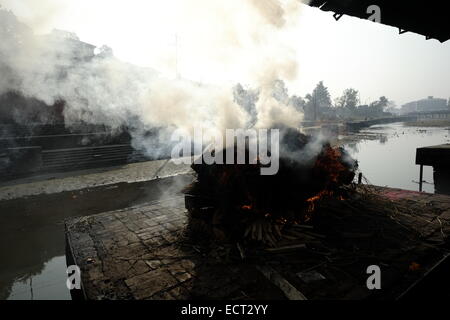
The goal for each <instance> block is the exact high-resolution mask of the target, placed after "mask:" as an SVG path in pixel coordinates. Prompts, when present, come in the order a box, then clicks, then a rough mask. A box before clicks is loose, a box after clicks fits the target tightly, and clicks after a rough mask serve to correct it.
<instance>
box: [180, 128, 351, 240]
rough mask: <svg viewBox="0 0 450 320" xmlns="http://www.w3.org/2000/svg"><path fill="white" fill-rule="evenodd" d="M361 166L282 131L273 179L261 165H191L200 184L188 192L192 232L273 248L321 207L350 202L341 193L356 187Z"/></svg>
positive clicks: (295, 133)
mask: <svg viewBox="0 0 450 320" xmlns="http://www.w3.org/2000/svg"><path fill="white" fill-rule="evenodd" d="M229 150H230V149H224V150H221V151H219V152H223V153H224V154H225V155H226V153H227V151H228V152H229ZM236 151H237V150H236V146H234V154H236ZM357 166H358V165H357V162H356V161H355V160H353V159H351V157H350V156H349V155H348V154H347V153H346V152H345V150H344V149H342V148H333V147H331V146H330V144H329V143H327V142H319V141H318V140H317V139H314V138H313V137H311V136H306V135H304V134H302V133H300V132H299V131H298V130H294V129H284V130H282V131H281V139H280V157H279V170H278V172H277V173H276V174H274V175H261V173H260V168H261V163H260V162H259V161H257V163H256V164H233V165H231V164H212V165H208V164H205V163H204V162H203V163H201V164H193V165H192V167H193V169H194V171H195V172H196V174H197V179H196V181H195V182H194V183H193V184H191V185H190V186H188V187H187V188H186V191H185V192H186V208H187V209H188V213H189V218H190V226H191V227H194V229H195V232H194V233H195V234H196V235H197V236H198V235H201V236H202V237H204V236H209V237H212V238H213V239H216V240H223V241H232V242H240V241H248V242H256V243H264V244H265V245H269V246H272V247H274V246H276V244H277V242H278V240H279V239H280V238H281V236H282V232H283V228H284V227H285V226H289V225H293V224H305V223H308V222H310V221H311V219H312V218H313V214H312V213H313V212H314V207H315V205H316V203H317V202H318V201H321V199H324V198H330V197H333V198H342V197H347V196H348V194H347V193H348V191H346V190H348V189H345V190H344V188H342V187H343V186H345V185H348V184H350V183H352V181H353V179H354V176H355V171H356V170H357Z"/></svg>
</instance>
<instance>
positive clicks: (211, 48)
mask: <svg viewBox="0 0 450 320" xmlns="http://www.w3.org/2000/svg"><path fill="white" fill-rule="evenodd" d="M210 1H212V0H164V1H163V0H46V1H42V0H0V4H2V5H3V6H4V7H6V8H8V9H11V10H12V11H13V12H14V13H15V14H16V15H17V16H18V17H19V19H20V20H22V21H23V22H25V23H27V24H29V25H31V26H33V27H34V28H35V30H36V32H39V33H42V32H48V31H49V30H51V29H53V28H57V29H63V30H68V31H72V32H75V33H76V34H77V35H78V36H79V37H80V39H81V40H83V41H85V42H88V43H92V44H94V45H97V46H101V45H103V44H107V45H108V46H110V47H112V48H113V50H114V54H115V55H116V56H117V57H118V58H120V59H122V60H124V61H128V62H131V63H134V64H138V65H142V66H148V67H152V68H154V69H156V70H158V71H160V72H163V73H164V74H167V75H168V76H174V74H175V63H174V61H175V35H176V34H177V35H178V39H179V40H178V61H179V62H178V68H179V73H180V74H181V76H182V77H183V78H188V79H192V80H196V81H202V82H205V83H208V82H211V83H216V84H221V83H222V84H228V85H229V84H231V83H236V82H238V81H240V82H244V83H245V82H246V81H249V80H248V79H247V78H246V77H245V76H244V75H243V72H242V63H243V62H245V61H248V62H249V63H250V62H251V61H252V59H256V57H257V56H258V52H257V51H248V50H247V51H245V50H244V51H243V50H238V49H236V48H235V47H234V46H233V45H230V44H228V45H226V46H221V43H222V42H221V41H222V40H223V38H224V37H227V35H226V34H225V32H224V30H222V29H221V26H223V28H224V29H226V28H227V26H226V23H225V24H224V21H223V20H222V17H221V16H220V14H221V12H218V11H213V10H212V9H211V8H212V7H211V6H209V3H210ZM302 7H303V8H302V10H301V13H300V17H299V18H298V21H297V22H298V23H297V25H296V26H294V27H292V28H288V29H287V30H286V31H283V32H282V33H280V34H277V37H280V38H281V41H282V42H284V43H286V42H287V43H289V46H291V47H292V48H294V49H296V51H297V56H296V57H297V60H298V63H299V72H298V76H297V79H296V80H295V81H293V82H290V83H289V89H290V94H297V95H302V96H303V95H305V94H306V93H308V92H310V91H312V89H313V87H314V86H315V84H316V83H317V82H318V81H320V80H324V82H325V85H326V86H327V87H328V88H329V90H330V92H331V94H332V96H333V98H334V97H336V96H338V95H340V94H341V93H342V91H343V90H344V89H345V88H348V87H353V88H355V89H358V90H359V91H360V97H361V100H362V102H363V103H364V102H368V101H371V100H375V99H376V98H378V97H379V96H381V95H385V96H387V97H388V98H389V99H391V100H394V101H396V102H397V104H398V105H401V104H403V103H405V102H408V101H411V100H416V99H420V98H424V97H426V96H429V95H432V96H435V97H442V98H447V99H448V98H449V97H450V85H449V84H450V41H447V42H446V43H443V44H441V43H439V42H438V41H437V40H428V41H427V40H425V37H424V36H420V35H416V34H413V33H406V34H403V35H399V34H398V30H397V29H396V28H392V27H388V26H385V25H380V24H376V23H373V22H369V21H365V20H360V19H357V18H352V17H349V16H343V17H342V18H341V19H340V20H339V21H335V20H334V18H333V17H332V13H331V12H328V13H327V12H322V11H320V10H319V9H317V8H310V7H308V6H302ZM224 10H228V11H226V12H225V13H224V16H225V15H226V14H230V12H232V14H233V15H242V14H243V13H242V12H241V11H240V10H235V8H233V7H231V6H230V7H226V8H225V9H224ZM193 13H195V15H193ZM241 18H242V19H240V20H239V21H240V22H244V23H243V24H241V25H240V28H246V26H248V27H249V28H251V27H252V26H251V25H250V24H251V21H248V25H246V23H245V22H246V20H245V16H243V17H241ZM382 18H383V17H382V16H381V19H382ZM218 22H220V23H218ZM230 23H232V21H230ZM209 29H211V30H209ZM240 30H242V29H240ZM234 31H236V30H234ZM236 32H237V33H240V31H239V29H238V30H237V31H236ZM244 33H245V30H244ZM211 35H213V37H211ZM215 35H217V39H216V38H214V36H215ZM240 39H241V40H242V39H245V38H242V37H241V38H240ZM273 45H274V46H277V45H278V44H277V43H275V42H274V44H273ZM249 52H251V53H249ZM241 56H242V57H243V58H242V59H241ZM237 57H238V58H237ZM262 59H264V58H262ZM236 61H239V62H240V63H234V62H236ZM249 84H250V83H249Z"/></svg>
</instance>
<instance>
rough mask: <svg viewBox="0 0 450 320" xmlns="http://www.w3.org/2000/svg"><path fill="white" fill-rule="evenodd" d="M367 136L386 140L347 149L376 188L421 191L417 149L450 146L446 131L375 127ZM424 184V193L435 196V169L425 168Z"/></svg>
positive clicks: (373, 141)
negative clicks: (375, 136) (375, 135)
mask: <svg viewBox="0 0 450 320" xmlns="http://www.w3.org/2000/svg"><path fill="white" fill-rule="evenodd" d="M364 132H366V133H377V134H380V133H381V134H383V135H384V136H385V138H384V139H380V140H363V141H360V142H357V143H351V144H347V145H346V146H345V148H346V149H347V150H348V151H349V153H350V154H351V155H352V156H353V157H355V158H356V159H357V160H358V161H359V166H360V169H361V171H362V172H363V174H364V175H365V176H366V177H367V178H368V180H369V181H370V182H371V183H373V184H375V185H380V186H389V187H394V188H402V189H407V190H414V191H418V190H419V186H418V180H419V166H417V165H416V164H415V156H416V149H417V148H418V147H425V146H431V145H437V144H442V143H448V142H449V130H448V129H447V128H425V127H406V126H404V125H403V124H402V123H395V124H388V125H377V126H373V127H371V128H369V129H367V130H364ZM443 178H445V175H443ZM424 180H425V183H424V185H423V191H425V192H431V193H433V192H435V186H434V179H433V168H432V167H427V166H425V167H424ZM444 180H445V179H444ZM438 185H439V186H441V185H442V184H438ZM443 190H444V191H445V190H446V189H443V188H442V187H440V189H439V192H442V191H443Z"/></svg>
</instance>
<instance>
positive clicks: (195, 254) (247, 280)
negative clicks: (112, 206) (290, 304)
mask: <svg viewBox="0 0 450 320" xmlns="http://www.w3.org/2000/svg"><path fill="white" fill-rule="evenodd" d="M380 190H381V192H382V193H384V195H385V197H386V198H387V199H389V200H390V201H393V202H396V203H399V205H402V206H408V208H410V209H411V211H412V213H411V215H410V216H404V215H399V216H398V217H395V219H394V220H392V219H388V220H386V221H384V220H377V219H378V218H377V219H373V221H372V220H371V221H367V223H366V222H364V228H365V229H364V230H359V229H358V228H356V229H355V227H353V226H349V227H347V229H346V227H345V225H346V224H343V225H344V227H342V226H340V225H339V223H338V224H336V226H338V225H339V228H340V229H339V230H337V229H336V230H332V231H330V232H329V233H328V235H326V236H324V235H317V236H318V237H319V238H320V239H322V238H323V239H322V240H321V242H322V243H320V244H312V245H310V244H307V246H306V247H305V248H304V249H303V250H301V249H300V250H295V251H293V252H287V253H283V254H277V253H267V252H265V253H261V254H260V255H257V257H247V258H246V259H245V260H241V259H240V258H238V259H236V256H237V257H239V254H234V255H233V254H232V253H233V252H230V251H229V249H227V247H224V248H222V249H223V250H222V251H221V250H218V251H216V252H215V253H213V254H211V253H209V254H205V253H204V252H203V251H202V250H201V248H199V247H198V246H196V245H195V243H189V242H186V241H185V237H184V236H183V234H184V231H185V227H186V224H187V216H186V210H185V205H184V198H182V197H179V198H174V199H169V200H165V201H159V202H153V203H148V204H146V205H143V206H139V207H133V208H127V209H123V210H118V211H112V212H105V213H101V214H97V215H93V216H88V217H81V218H75V219H71V220H68V221H66V241H67V259H68V264H76V265H78V266H79V267H80V269H81V276H82V290H80V291H78V290H77V291H74V292H73V293H74V295H73V297H74V298H83V299H216V300H218V299H371V298H376V299H397V298H400V297H403V298H404V297H411V296H412V297H414V296H417V292H419V293H420V292H425V291H424V290H429V289H424V288H430V286H431V287H432V288H433V290H434V289H436V290H437V287H435V285H436V284H440V285H442V286H445V288H447V287H448V284H449V282H450V280H449V279H448V274H447V273H448V272H446V270H448V264H449V259H447V255H448V252H449V251H448V245H447V236H448V235H449V234H450V197H448V196H441V195H432V194H426V193H418V192H411V191H405V190H399V189H388V188H382V189H380ZM423 206H432V207H433V208H434V209H435V210H434V212H435V216H429V214H427V213H423V214H422V213H421V212H420V208H423ZM353 220H355V219H354V218H352V221H353ZM342 221H345V217H343V218H342ZM406 227H408V228H411V229H413V230H415V231H414V233H418V234H420V239H422V240H420V242H417V241H411V239H410V236H412V233H411V231H405V230H406ZM336 228H337V227H336ZM408 230H410V229H408ZM319 231H320V229H319ZM181 239H184V240H181ZM336 239H340V240H339V241H341V242H339V241H337V240H336ZM344 240H345V241H344ZM227 250H228V251H227ZM231 250H232V249H231ZM227 255H230V256H234V257H235V258H231V259H224V256H225V257H226V256H227ZM372 264H376V265H379V266H380V268H381V270H382V289H381V290H369V289H367V286H366V280H367V278H368V276H369V275H368V274H367V272H366V269H367V267H368V266H369V265H372ZM443 270H444V271H445V272H444V273H442V271H443ZM439 274H440V275H439ZM436 275H439V277H438V280H437V281H436V279H435V280H433V277H435V276H436ZM418 288H422V289H418ZM426 295H427V296H428V297H432V296H433V294H432V292H430V291H426Z"/></svg>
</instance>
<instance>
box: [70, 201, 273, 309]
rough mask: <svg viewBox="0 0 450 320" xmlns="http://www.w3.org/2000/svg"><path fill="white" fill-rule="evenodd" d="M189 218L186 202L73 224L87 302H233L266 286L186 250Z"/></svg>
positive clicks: (246, 271)
mask: <svg viewBox="0 0 450 320" xmlns="http://www.w3.org/2000/svg"><path fill="white" fill-rule="evenodd" d="M186 219H187V217H186V214H185V209H184V198H182V197H181V198H174V199H170V200H165V201H159V202H154V203H151V204H147V205H145V206H140V207H134V208H128V209H124V210H118V211H113V212H106V213H102V214H97V215H94V216H88V217H80V218H75V219H71V220H69V221H67V222H66V238H67V246H68V253H67V255H68V256H69V257H71V258H72V259H73V261H74V262H75V263H76V264H77V265H78V266H79V267H80V268H81V271H82V283H83V291H84V298H86V299H158V300H159V299H189V298H199V299H206V298H216V299H231V298H234V297H238V296H240V295H241V293H240V289H242V288H245V287H247V286H250V287H255V283H256V282H258V281H259V282H261V277H260V275H258V274H257V273H255V271H254V269H253V268H250V267H248V266H247V267H245V266H244V267H242V266H241V267H238V268H236V267H234V266H229V265H222V264H214V265H208V262H207V260H206V259H204V258H203V257H202V256H201V254H199V253H198V252H196V251H195V250H194V249H192V248H186V247H182V246H180V245H179V244H178V243H177V239H178V237H179V235H180V233H181V232H183V229H184V226H185V224H186ZM194 278H195V281H194ZM237 284H239V285H237ZM267 285H268V286H269V287H270V286H271V284H267ZM219 288H220V290H218V289H219ZM252 290H253V289H252Z"/></svg>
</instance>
